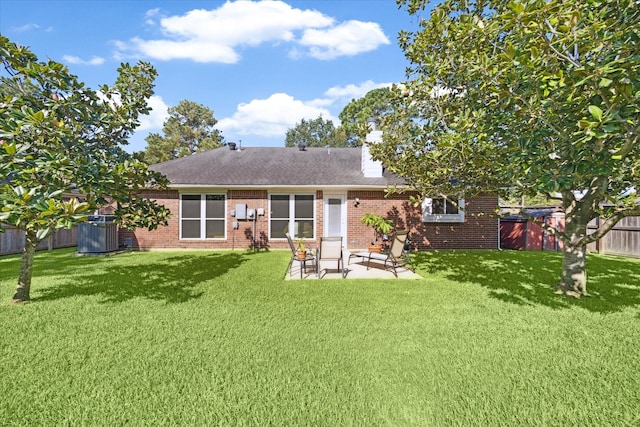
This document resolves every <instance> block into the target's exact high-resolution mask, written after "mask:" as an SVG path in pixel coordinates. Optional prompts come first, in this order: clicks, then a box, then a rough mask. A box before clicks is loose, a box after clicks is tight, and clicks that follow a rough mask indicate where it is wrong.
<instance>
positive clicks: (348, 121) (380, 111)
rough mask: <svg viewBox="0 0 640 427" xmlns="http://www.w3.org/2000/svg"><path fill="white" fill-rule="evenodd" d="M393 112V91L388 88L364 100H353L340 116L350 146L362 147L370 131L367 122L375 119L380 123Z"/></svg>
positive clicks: (373, 93) (378, 90)
mask: <svg viewBox="0 0 640 427" xmlns="http://www.w3.org/2000/svg"><path fill="white" fill-rule="evenodd" d="M391 110H392V105H391V89H389V88H388V87H383V88H378V89H373V90H371V91H369V92H367V94H366V95H365V96H363V97H362V98H358V99H353V100H351V102H350V103H348V104H347V105H346V106H345V107H344V108H343V109H342V111H341V112H340V115H339V116H338V117H339V118H340V121H341V125H340V126H341V127H342V128H343V129H344V132H345V133H346V135H347V141H348V142H349V145H351V146H360V145H362V141H364V137H365V136H366V134H367V132H368V131H369V130H370V129H369V128H368V125H367V120H369V119H374V120H376V121H377V122H379V121H380V119H381V118H382V117H384V116H385V115H386V114H388V113H389V112H391Z"/></svg>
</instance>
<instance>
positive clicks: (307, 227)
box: [294, 220, 313, 239]
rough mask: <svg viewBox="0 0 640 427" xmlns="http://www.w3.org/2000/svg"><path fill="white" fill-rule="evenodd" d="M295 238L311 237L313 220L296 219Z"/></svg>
mask: <svg viewBox="0 0 640 427" xmlns="http://www.w3.org/2000/svg"><path fill="white" fill-rule="evenodd" d="M295 229H296V233H295V236H294V237H295V238H296V239H299V238H301V237H304V238H313V221H312V220H307V221H296V222H295Z"/></svg>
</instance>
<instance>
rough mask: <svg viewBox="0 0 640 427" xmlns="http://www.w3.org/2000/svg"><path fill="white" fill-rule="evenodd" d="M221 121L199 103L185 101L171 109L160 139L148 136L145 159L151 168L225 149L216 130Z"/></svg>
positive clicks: (151, 135) (157, 135)
mask: <svg viewBox="0 0 640 427" xmlns="http://www.w3.org/2000/svg"><path fill="white" fill-rule="evenodd" d="M216 123H218V120H216V118H215V117H214V115H213V111H212V110H211V109H209V108H208V107H206V106H204V105H202V104H198V103H197V102H193V101H188V100H186V99H185V100H182V101H180V103H179V104H178V105H177V106H176V107H171V108H169V118H168V119H167V120H166V121H165V122H164V126H163V128H162V133H163V134H164V136H161V135H160V134H157V133H152V134H150V135H149V136H147V138H146V141H147V148H146V150H145V151H144V159H145V161H146V162H147V163H149V164H155V163H160V162H166V161H167V160H172V159H177V158H179V157H184V156H188V155H190V154H193V153H199V152H201V151H207V150H211V149H213V148H216V147H219V146H221V145H222V143H223V141H224V138H223V137H222V134H221V133H220V131H219V130H217V129H215V128H214V126H215V125H216Z"/></svg>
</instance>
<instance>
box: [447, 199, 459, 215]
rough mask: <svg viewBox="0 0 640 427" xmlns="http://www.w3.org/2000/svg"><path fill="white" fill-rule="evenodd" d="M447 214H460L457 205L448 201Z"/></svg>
mask: <svg viewBox="0 0 640 427" xmlns="http://www.w3.org/2000/svg"><path fill="white" fill-rule="evenodd" d="M447 213H448V214H454V215H455V214H457V213H458V208H457V207H456V205H455V204H453V203H452V202H450V201H449V200H447Z"/></svg>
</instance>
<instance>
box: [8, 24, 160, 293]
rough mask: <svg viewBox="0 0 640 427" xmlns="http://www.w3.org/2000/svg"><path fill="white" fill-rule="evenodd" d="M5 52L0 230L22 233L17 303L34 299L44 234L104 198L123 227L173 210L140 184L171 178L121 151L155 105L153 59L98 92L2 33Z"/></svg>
mask: <svg viewBox="0 0 640 427" xmlns="http://www.w3.org/2000/svg"><path fill="white" fill-rule="evenodd" d="M0 59H1V61H2V65H3V68H4V72H3V74H4V75H3V76H2V81H1V84H0V199H1V200H2V208H1V210H0V231H4V228H3V224H9V225H12V226H15V227H17V228H18V229H20V230H23V231H24V232H25V247H24V253H23V257H22V266H21V269H20V275H19V278H18V286H17V290H16V293H15V295H14V297H13V299H14V301H16V302H20V301H25V300H28V299H29V292H30V286H31V267H32V265H33V258H34V253H35V249H36V246H37V245H38V243H39V242H41V241H42V240H44V239H47V238H48V237H49V236H51V235H52V234H53V233H54V232H55V231H56V230H57V229H60V228H70V227H72V226H73V225H74V224H76V223H78V222H82V221H86V219H87V215H88V213H91V212H94V211H96V210H98V209H100V208H101V207H104V206H107V205H109V206H111V207H113V209H114V214H115V215H116V222H117V223H118V224H119V225H120V226H122V227H126V228H135V227H147V228H149V229H154V228H156V227H157V226H158V225H161V224H166V222H167V218H168V216H169V211H168V210H167V209H166V208H164V207H163V206H159V205H157V204H156V203H155V202H154V201H152V200H149V199H146V198H141V197H139V192H140V190H142V189H145V188H164V187H165V185H166V183H167V181H166V178H165V177H164V176H162V175H160V174H158V173H155V172H152V171H149V170H148V169H147V165H146V164H145V163H142V162H140V161H138V160H136V159H135V158H133V157H132V156H131V155H129V154H128V153H127V152H125V151H124V150H123V149H122V146H124V145H125V144H127V138H128V137H129V136H130V135H131V133H132V131H133V130H134V129H135V128H136V127H137V126H138V125H139V115H140V114H146V113H147V112H148V111H149V109H148V107H147V99H148V98H149V97H150V96H151V95H152V94H153V81H154V79H155V76H156V71H155V69H154V68H153V67H152V66H151V65H150V64H148V63H145V62H140V63H138V64H136V65H135V66H130V65H129V64H122V65H121V66H120V68H119V69H118V72H119V75H118V78H117V80H116V82H115V84H114V85H112V86H107V85H104V86H102V87H101V88H100V92H99V93H98V92H96V91H94V90H91V89H89V88H86V87H85V86H84V84H83V83H81V82H79V81H78V79H77V77H76V76H74V75H72V74H70V73H69V71H68V69H67V68H66V67H65V66H64V65H62V64H60V63H57V62H54V61H51V60H50V61H47V62H40V61H38V59H37V57H36V56H35V55H34V54H33V53H31V52H30V51H29V50H28V49H27V48H25V47H21V46H18V45H16V44H15V43H13V42H11V41H10V40H9V39H8V38H6V37H4V36H0Z"/></svg>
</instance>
